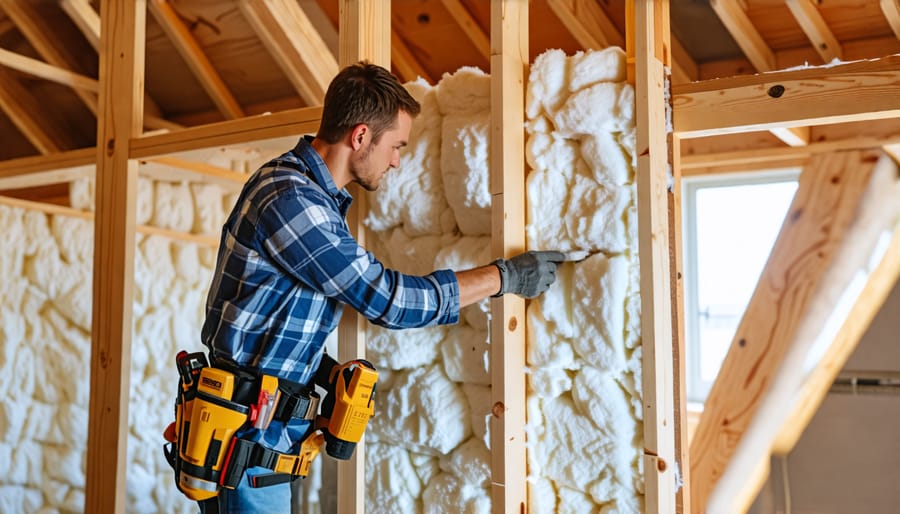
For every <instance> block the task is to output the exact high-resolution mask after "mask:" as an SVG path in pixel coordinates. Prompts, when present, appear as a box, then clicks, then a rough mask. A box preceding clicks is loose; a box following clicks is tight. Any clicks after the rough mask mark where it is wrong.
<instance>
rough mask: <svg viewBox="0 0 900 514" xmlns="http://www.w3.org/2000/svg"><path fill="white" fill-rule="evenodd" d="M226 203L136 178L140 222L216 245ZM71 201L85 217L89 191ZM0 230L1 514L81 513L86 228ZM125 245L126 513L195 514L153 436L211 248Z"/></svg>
mask: <svg viewBox="0 0 900 514" xmlns="http://www.w3.org/2000/svg"><path fill="white" fill-rule="evenodd" d="M282 151H283V150H282ZM190 158H191V159H193V160H199V161H204V162H210V163H212V164H216V165H219V166H223V167H228V168H230V169H234V170H236V171H246V170H247V169H248V168H255V166H256V165H258V164H259V161H261V159H260V158H258V156H257V155H256V152H250V151H244V150H241V151H231V150H228V151H220V150H216V151H206V152H198V153H196V155H192V156H190ZM249 159H254V160H256V162H255V163H250V164H248V162H247V161H248V160H249ZM144 166H150V167H153V166H160V165H158V164H152V163H151V164H145V165H144ZM233 196H234V193H229V192H226V191H224V190H223V189H222V188H220V187H219V186H215V185H203V184H188V183H185V182H180V183H174V182H154V181H151V180H148V179H145V178H140V179H139V183H138V201H137V205H136V212H137V216H136V219H137V223H138V224H141V225H153V226H157V227H161V228H166V229H171V230H177V231H181V232H194V233H202V234H217V233H218V232H219V230H220V229H221V226H222V224H223V223H224V221H225V217H226V216H227V212H228V210H230V208H231V205H233V203H234V197H233ZM70 202H71V204H72V206H73V207H75V208H76V209H81V210H93V208H94V184H93V180H88V179H84V180H79V181H77V182H75V183H73V184H72V187H71V188H70ZM0 226H2V227H3V238H4V240H5V241H8V242H9V244H4V245H2V249H0V273H3V277H4V278H3V280H0V398H2V403H0V512H2V513H4V514H16V513H54V512H63V513H65V512H82V511H83V510H84V488H85V467H86V461H85V459H86V452H87V439H88V399H89V387H90V377H89V373H88V370H89V369H90V354H91V336H90V324H91V323H90V320H91V298H92V285H93V284H92V267H93V231H94V227H93V222H92V221H89V220H84V219H80V218H73V217H66V216H58V215H54V216H48V215H46V214H44V213H40V212H34V211H26V210H23V209H19V208H9V207H4V206H0ZM135 246H136V247H135V262H134V268H135V283H134V304H133V308H134V316H133V320H134V332H133V337H132V350H131V358H132V364H131V386H130V391H128V394H129V397H130V400H129V414H128V426H129V428H128V453H127V456H126V463H127V464H126V506H125V508H126V512H129V513H162V512H165V513H195V512H196V511H197V506H196V503H194V502H190V501H188V500H187V499H186V498H185V497H184V496H183V495H182V494H181V493H179V492H178V491H177V489H176V488H175V486H174V481H173V474H172V470H171V468H170V467H169V465H168V464H167V463H166V462H165V460H164V458H163V454H162V446H161V445H162V431H163V430H164V429H165V427H166V426H167V425H168V424H169V422H171V421H172V420H173V419H174V410H173V401H174V393H175V388H176V385H177V380H178V377H177V374H176V371H175V366H174V355H175V353H176V352H177V351H178V350H181V349H185V350H188V351H199V350H201V349H203V347H202V345H201V344H200V341H199V334H200V325H201V323H202V320H203V308H204V302H205V301H206V292H207V289H208V287H209V281H210V278H211V276H212V271H213V267H214V265H215V249H214V248H209V247H201V246H197V245H196V244H189V243H179V242H175V241H173V240H171V239H167V238H164V237H161V236H144V235H142V234H140V233H138V234H137V235H136V241H135Z"/></svg>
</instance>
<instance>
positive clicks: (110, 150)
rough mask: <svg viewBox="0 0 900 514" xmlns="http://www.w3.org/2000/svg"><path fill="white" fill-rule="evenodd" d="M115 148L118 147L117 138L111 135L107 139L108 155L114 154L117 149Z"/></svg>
mask: <svg viewBox="0 0 900 514" xmlns="http://www.w3.org/2000/svg"><path fill="white" fill-rule="evenodd" d="M115 149H116V139H115V138H112V137H111V138H109V140H107V141H106V156H107V157H111V156H112V154H113V151H115Z"/></svg>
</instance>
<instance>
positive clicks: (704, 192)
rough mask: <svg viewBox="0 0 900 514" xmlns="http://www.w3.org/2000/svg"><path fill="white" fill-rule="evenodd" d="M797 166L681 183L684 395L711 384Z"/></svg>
mask: <svg viewBox="0 0 900 514" xmlns="http://www.w3.org/2000/svg"><path fill="white" fill-rule="evenodd" d="M798 175H799V170H798V169H787V170H777V171H772V172H765V173H754V174H753V175H750V176H748V175H746V174H743V175H740V176H737V175H735V176H726V177H721V176H720V177H717V178H708V177H707V178H686V179H684V182H683V192H682V198H683V206H684V218H683V219H684V223H683V225H684V253H685V255H684V269H685V282H684V292H685V336H686V354H687V361H686V363H685V366H686V375H687V396H688V400H689V401H691V402H699V403H702V402H703V401H704V400H705V399H706V396H707V394H708V393H709V389H710V387H712V384H713V382H714V381H715V378H716V375H717V374H718V373H719V368H720V367H721V365H722V360H723V359H724V358H725V354H726V353H727V352H728V348H729V346H730V345H731V340H732V339H733V338H734V334H735V332H736V331H737V327H738V324H739V323H740V321H741V317H742V316H743V313H744V310H745V309H746V307H747V303H748V302H749V301H750V297H751V295H752V294H753V291H754V289H755V288H756V283H757V281H758V280H759V275H760V273H761V272H762V269H763V267H764V266H765V263H766V260H767V259H768V257H769V253H770V252H771V250H772V245H773V244H774V243H775V238H776V237H777V236H778V231H779V230H780V229H781V224H782V222H783V221H784V216H785V214H786V213H787V210H788V208H789V207H790V204H791V200H792V199H793V196H794V192H795V191H796V189H797V177H798Z"/></svg>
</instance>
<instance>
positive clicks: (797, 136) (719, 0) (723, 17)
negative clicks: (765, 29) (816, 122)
mask: <svg viewBox="0 0 900 514" xmlns="http://www.w3.org/2000/svg"><path fill="white" fill-rule="evenodd" d="M710 6H712V8H713V11H715V13H716V15H717V16H718V17H719V20H720V21H721V22H722V24H723V25H724V26H725V28H726V29H727V30H728V32H729V33H730V34H731V36H732V38H734V40H735V42H737V44H738V46H740V47H741V51H743V52H744V55H746V56H747V59H749V60H750V62H751V63H752V64H753V66H754V67H755V68H756V71H759V72H765V71H772V70H774V69H775V67H776V64H775V62H776V61H775V53H774V52H773V51H772V49H771V48H769V45H767V44H766V41H765V39H763V37H762V35H760V33H759V31H758V30H756V27H755V26H754V25H753V22H752V21H750V17H749V16H747V12H746V11H745V9H746V7H745V6H742V5H741V4H740V3H737V2H730V1H728V0H711V1H710ZM771 132H772V135H774V136H775V137H777V138H778V139H780V140H782V141H783V142H784V143H785V144H787V145H788V146H803V145H804V144H808V143H809V129H808V128H806V129H804V128H803V127H777V128H774V129H772V130H771Z"/></svg>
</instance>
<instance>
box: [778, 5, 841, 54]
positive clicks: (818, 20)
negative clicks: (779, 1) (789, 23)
mask: <svg viewBox="0 0 900 514" xmlns="http://www.w3.org/2000/svg"><path fill="white" fill-rule="evenodd" d="M785 4H786V5H787V7H788V9H790V10H791V14H793V15H794V19H795V20H797V23H798V24H799V25H800V28H801V29H803V32H804V33H806V36H807V37H808V38H809V41H810V43H812V46H813V48H815V49H816V52H818V53H819V55H820V56H821V57H822V61H823V62H826V63H829V62H831V61H833V60H835V59H837V60H842V59H843V54H844V52H843V49H842V48H841V44H840V43H839V42H838V40H837V38H836V37H834V33H833V32H831V29H830V28H829V27H828V24H827V23H825V18H823V17H822V13H820V12H819V9H818V8H817V7H816V5H815V3H814V2H813V0H786V2H785Z"/></svg>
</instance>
